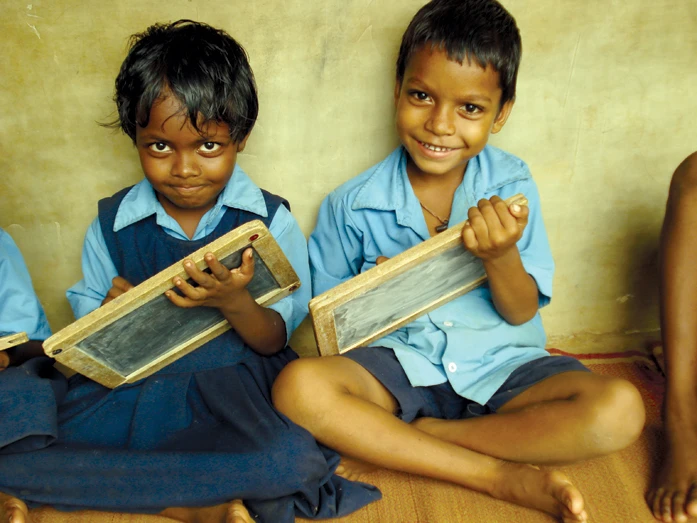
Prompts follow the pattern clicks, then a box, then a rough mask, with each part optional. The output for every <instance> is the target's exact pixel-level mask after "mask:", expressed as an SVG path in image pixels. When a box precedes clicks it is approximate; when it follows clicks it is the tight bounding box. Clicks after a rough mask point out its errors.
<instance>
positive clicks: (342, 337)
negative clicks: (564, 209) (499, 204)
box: [310, 194, 528, 356]
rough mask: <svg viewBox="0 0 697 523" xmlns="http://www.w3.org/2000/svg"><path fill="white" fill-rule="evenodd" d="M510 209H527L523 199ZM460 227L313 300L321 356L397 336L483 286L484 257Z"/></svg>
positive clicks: (312, 313)
mask: <svg viewBox="0 0 697 523" xmlns="http://www.w3.org/2000/svg"><path fill="white" fill-rule="evenodd" d="M506 203H507V204H508V205H513V204H518V205H527V203H528V201H527V199H526V198H525V197H524V196H523V195H522V194H517V195H515V196H512V197H511V198H508V199H507V200H506ZM465 223H467V222H462V223H461V224H457V225H455V226H453V227H451V228H449V229H447V230H445V231H444V232H442V233H440V234H437V235H436V236H433V237H432V238H429V239H428V240H426V241H424V242H423V243H420V244H419V245H416V246H414V247H412V248H411V249H407V250H406V251H404V252H402V253H400V254H398V255H397V256H395V257H394V258H390V259H389V260H387V261H385V262H383V263H381V264H380V265H377V266H375V267H373V268H372V269H369V270H367V271H365V272H364V273H362V274H359V275H357V276H355V277H353V278H351V279H350V280H348V281H345V282H344V283H342V284H340V285H337V286H336V287H334V288H333V289H330V290H328V291H327V292H325V293H323V294H320V295H319V296H316V297H315V298H313V299H312V300H311V301H310V316H311V317H312V323H313V327H314V331H315V340H316V341H317V347H318V349H319V352H320V354H321V355H322V356H331V355H335V354H343V353H344V352H347V351H349V350H351V349H355V348H356V347H364V346H367V345H369V344H370V343H371V342H373V341H375V340H377V339H379V338H381V337H383V336H385V335H387V334H389V333H390V332H393V331H395V330H397V329H399V328H400V327H402V326H403V325H406V324H407V323H409V322H410V321H412V320H414V319H415V318H418V317H419V316H422V315H423V314H426V313H427V312H430V311H432V310H434V309H436V308H437V307H440V306H441V305H443V304H444V303H447V302H449V301H450V300H452V299H454V298H457V297H458V296H461V295H463V294H465V293H466V292H469V291H470V290H472V289H474V288H475V287H477V286H479V285H481V284H482V283H484V281H485V280H486V274H485V272H484V267H483V265H482V262H481V260H480V259H479V258H476V257H475V256H474V255H473V254H472V253H470V252H469V251H467V250H466V249H465V247H464V244H463V242H462V238H461V234H462V228H463V227H464V225H465Z"/></svg>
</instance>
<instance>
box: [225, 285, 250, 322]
mask: <svg viewBox="0 0 697 523" xmlns="http://www.w3.org/2000/svg"><path fill="white" fill-rule="evenodd" d="M253 304H256V301H255V300H254V298H252V295H251V294H249V291H248V290H247V289H246V288H245V289H242V290H241V291H239V292H237V293H235V294H234V295H232V296H230V297H229V298H228V299H227V300H226V302H225V304H223V305H222V306H221V307H219V310H220V312H221V313H222V314H223V315H224V316H225V317H226V318H229V317H231V316H239V315H240V314H244V313H245V312H247V311H249V309H250V307H251V306H253Z"/></svg>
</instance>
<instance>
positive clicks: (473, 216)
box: [467, 207, 489, 247]
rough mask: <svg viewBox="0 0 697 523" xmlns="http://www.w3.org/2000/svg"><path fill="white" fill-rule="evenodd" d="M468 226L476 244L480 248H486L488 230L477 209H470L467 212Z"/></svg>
mask: <svg viewBox="0 0 697 523" xmlns="http://www.w3.org/2000/svg"><path fill="white" fill-rule="evenodd" d="M467 216H468V218H469V220H468V221H469V225H470V227H471V228H472V231H473V232H474V235H475V236H476V238H477V243H478V244H479V246H480V247H483V246H486V245H488V243H489V228H488V226H487V223H486V220H485V219H484V216H482V212H481V210H480V209H479V208H478V207H470V209H469V210H468V211H467Z"/></svg>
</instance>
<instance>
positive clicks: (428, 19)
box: [397, 0, 523, 106]
mask: <svg viewBox="0 0 697 523" xmlns="http://www.w3.org/2000/svg"><path fill="white" fill-rule="evenodd" d="M425 45H430V46H431V48H432V49H439V50H442V51H445V53H446V54H447V55H448V58H449V59H451V60H456V61H458V62H459V63H462V62H463V60H465V59H466V60H474V61H476V62H477V63H478V64H479V65H480V66H482V67H484V68H486V67H487V66H489V65H490V66H491V67H492V68H493V69H494V70H495V71H496V72H497V73H499V82H500V85H501V90H502V95H501V105H502V106H503V104H504V103H506V102H507V101H509V100H512V99H514V98H515V88H516V80H517V77H518V66H519V65H520V58H521V56H522V52H523V51H522V43H521V40H520V33H519V31H518V27H517V25H516V23H515V19H514V18H513V17H512V16H511V15H510V13H509V12H508V11H506V9H504V7H503V6H502V5H501V4H499V3H498V2H497V1H496V0H432V1H431V2H429V3H428V4H426V5H425V6H423V7H422V8H421V9H420V10H419V11H418V12H417V13H416V15H415V16H414V18H413V19H412V21H411V23H410V24H409V27H407V30H406V31H405V33H404V36H403V37H402V45H401V47H400V49H399V57H398V58H397V82H398V83H400V84H401V82H402V80H404V71H405V70H406V68H407V64H408V63H409V60H410V59H411V57H412V55H413V54H414V53H415V52H418V51H419V50H420V49H422V48H423V47H424V46H425Z"/></svg>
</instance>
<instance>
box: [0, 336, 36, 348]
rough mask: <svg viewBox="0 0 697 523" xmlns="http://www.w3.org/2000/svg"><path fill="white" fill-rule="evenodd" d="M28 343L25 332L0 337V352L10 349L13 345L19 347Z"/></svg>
mask: <svg viewBox="0 0 697 523" xmlns="http://www.w3.org/2000/svg"><path fill="white" fill-rule="evenodd" d="M28 341H29V338H27V333H26V332H17V333H15V334H9V335H7V336H0V351H3V350H7V349H11V348H12V347H14V346H15V345H21V344H22V343H26V342H28Z"/></svg>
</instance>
